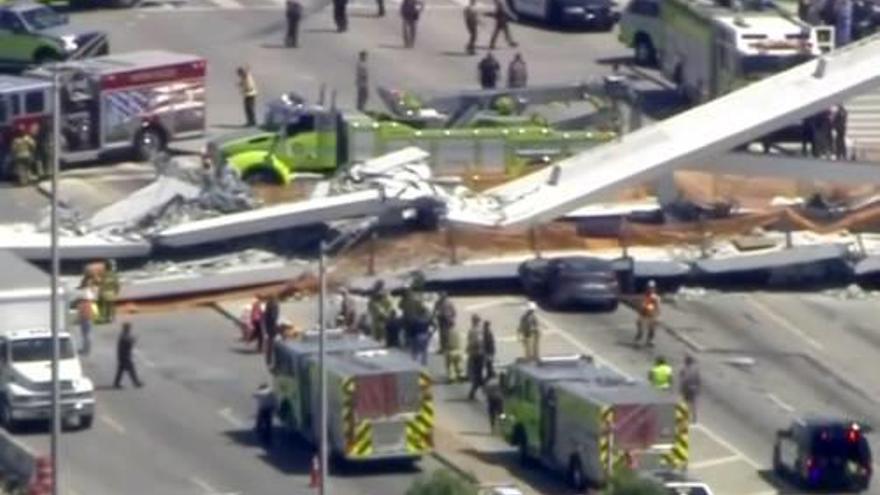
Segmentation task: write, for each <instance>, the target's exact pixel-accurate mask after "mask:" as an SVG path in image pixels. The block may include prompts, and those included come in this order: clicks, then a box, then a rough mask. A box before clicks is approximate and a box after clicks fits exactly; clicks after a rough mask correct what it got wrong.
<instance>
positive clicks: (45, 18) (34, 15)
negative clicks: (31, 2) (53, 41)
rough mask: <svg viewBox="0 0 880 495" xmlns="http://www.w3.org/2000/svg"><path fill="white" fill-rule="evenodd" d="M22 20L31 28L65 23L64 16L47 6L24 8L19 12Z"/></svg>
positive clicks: (45, 27)
mask: <svg viewBox="0 0 880 495" xmlns="http://www.w3.org/2000/svg"><path fill="white" fill-rule="evenodd" d="M21 16H22V17H24V21H25V22H26V23H27V24H28V26H30V27H32V28H33V29H37V30H40V29H49V28H53V27H56V26H63V25H64V24H66V23H67V21H66V20H65V19H64V16H62V15H60V14H58V13H57V12H55V11H54V10H52V9H51V8H49V7H39V8H35V9H31V10H25V11H23V12H22V13H21Z"/></svg>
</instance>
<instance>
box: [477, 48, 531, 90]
mask: <svg viewBox="0 0 880 495" xmlns="http://www.w3.org/2000/svg"><path fill="white" fill-rule="evenodd" d="M500 72H501V64H500V63H498V59H497V58H495V55H494V54H493V53H492V52H491V51H490V52H489V53H487V54H486V56H485V57H483V58H482V59H481V60H480V62H479V63H478V64H477V75H478V78H479V80H480V87H482V88H483V89H495V88H497V87H498V76H499V73H500ZM528 80H529V71H528V67H526V61H525V60H524V59H523V56H522V54H521V53H517V54H516V55H514V56H513V59H512V60H511V61H510V64H508V66H507V87H508V88H511V89H516V88H524V87H526V85H527V84H528Z"/></svg>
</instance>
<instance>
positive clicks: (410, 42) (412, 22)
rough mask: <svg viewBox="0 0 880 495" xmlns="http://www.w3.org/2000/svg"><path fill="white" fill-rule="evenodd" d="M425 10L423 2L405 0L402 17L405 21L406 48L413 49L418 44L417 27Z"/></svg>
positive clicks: (401, 11) (401, 5) (402, 5)
mask: <svg viewBox="0 0 880 495" xmlns="http://www.w3.org/2000/svg"><path fill="white" fill-rule="evenodd" d="M423 8H424V4H423V3H422V0H403V2H402V3H401V4H400V17H401V18H402V19H403V46H404V48H412V47H413V46H415V44H416V27H417V25H418V23H419V17H420V16H421V14H422V9H423Z"/></svg>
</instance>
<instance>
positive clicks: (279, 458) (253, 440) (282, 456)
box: [224, 428, 313, 475]
mask: <svg viewBox="0 0 880 495" xmlns="http://www.w3.org/2000/svg"><path fill="white" fill-rule="evenodd" d="M224 434H225V435H226V436H227V437H229V438H230V439H231V440H233V441H234V442H235V443H237V444H239V445H241V446H243V447H251V448H255V449H260V450H261V452H260V454H259V456H258V457H259V458H260V459H262V460H263V461H264V462H265V463H266V464H269V465H270V466H272V467H274V468H275V469H277V470H278V471H281V472H282V473H284V474H293V475H306V474H308V472H309V463H310V461H311V458H312V453H313V449H312V448H311V446H309V445H306V444H305V443H304V442H303V441H302V440H301V439H300V438H299V437H297V436H295V435H293V434H292V433H289V432H285V431H283V430H281V429H280V428H276V429H275V437H274V438H273V439H272V440H273V441H272V444H271V445H269V446H266V445H263V444H262V443H261V442H260V441H259V439H258V438H257V436H256V434H255V432H254V430H253V429H251V428H247V429H244V430H229V431H225V432H224Z"/></svg>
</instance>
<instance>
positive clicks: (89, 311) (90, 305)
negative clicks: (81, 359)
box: [77, 287, 97, 356]
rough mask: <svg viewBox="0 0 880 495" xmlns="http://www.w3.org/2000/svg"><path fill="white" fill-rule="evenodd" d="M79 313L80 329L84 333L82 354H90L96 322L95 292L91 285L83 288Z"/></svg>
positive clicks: (78, 306) (78, 307) (78, 308)
mask: <svg viewBox="0 0 880 495" xmlns="http://www.w3.org/2000/svg"><path fill="white" fill-rule="evenodd" d="M77 313H78V316H79V330H80V333H81V334H82V346H81V347H80V351H79V352H80V354H82V355H83V356H88V355H89V352H91V349H92V325H93V324H94V322H95V316H96V313H97V311H96V308H95V293H94V289H92V288H91V287H86V288H85V289H83V295H82V298H81V299H80V300H79V304H78V305H77Z"/></svg>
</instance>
